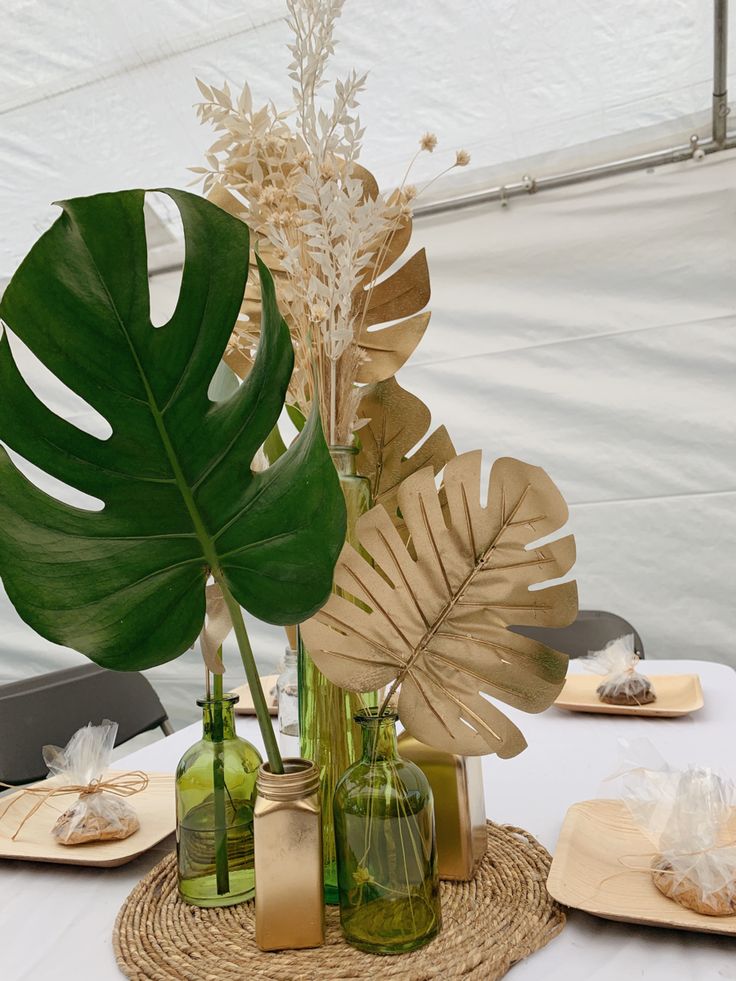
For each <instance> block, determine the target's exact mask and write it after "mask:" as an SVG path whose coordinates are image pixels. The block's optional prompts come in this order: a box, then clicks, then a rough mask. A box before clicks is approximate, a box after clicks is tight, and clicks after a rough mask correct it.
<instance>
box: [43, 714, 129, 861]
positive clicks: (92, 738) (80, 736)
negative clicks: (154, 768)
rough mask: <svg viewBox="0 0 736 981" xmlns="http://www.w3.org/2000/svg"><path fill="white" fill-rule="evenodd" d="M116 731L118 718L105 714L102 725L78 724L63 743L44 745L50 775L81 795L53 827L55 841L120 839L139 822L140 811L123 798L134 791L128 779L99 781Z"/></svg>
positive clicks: (78, 843) (68, 842)
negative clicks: (110, 717)
mask: <svg viewBox="0 0 736 981" xmlns="http://www.w3.org/2000/svg"><path fill="white" fill-rule="evenodd" d="M117 731H118V724H117V722H110V720H109V719H105V720H104V722H102V724H101V725H98V726H93V725H92V724H90V725H86V726H84V727H83V728H81V729H79V730H77V732H75V733H74V735H73V736H72V738H71V739H70V740H69V742H68V743H67V744H66V746H65V747H64V748H63V749H62V748H60V747H58V746H44V748H43V757H44V761H45V762H46V765H47V766H48V768H49V776H53V777H58V778H60V781H59V782H60V784H61V786H60V789H61V790H63V789H64V788H67V787H68V788H69V791H70V792H71V791H72V790H74V791H76V792H78V795H79V796H78V797H77V799H76V800H75V801H74V803H73V804H72V805H71V807H69V808H67V810H66V811H64V813H63V814H62V815H61V816H60V817H59V819H58V820H57V822H56V824H55V825H54V827H53V828H52V830H51V833H52V835H53V836H54V838H55V839H56V840H57V841H58V842H59V844H61V845H84V844H88V843H89V842H94V841H112V840H120V839H123V838H129V837H130V835H132V834H134V833H135V832H136V831H137V830H138V829H139V828H140V821H139V820H138V816H137V815H136V813H135V811H134V810H133V808H132V807H131V806H130V804H128V803H127V802H126V801H125V800H124V799H123V798H124V797H127V796H129V795H130V794H131V793H135V792H136V791H135V787H134V786H133V785H131V783H130V782H129V781H126V782H125V783H121V784H120V785H116V784H114V783H110V782H108V783H102V782H101V781H102V776H103V773H104V772H105V770H106V769H107V768H108V766H109V765H110V758H111V756H112V751H113V747H114V746H115V737H116V735H117ZM131 776H133V777H135V775H131ZM140 776H144V775H143V774H141V775H140ZM145 783H147V778H146V779H145ZM133 784H135V781H133ZM138 789H142V787H139V788H138ZM58 792H59V791H57V793H58Z"/></svg>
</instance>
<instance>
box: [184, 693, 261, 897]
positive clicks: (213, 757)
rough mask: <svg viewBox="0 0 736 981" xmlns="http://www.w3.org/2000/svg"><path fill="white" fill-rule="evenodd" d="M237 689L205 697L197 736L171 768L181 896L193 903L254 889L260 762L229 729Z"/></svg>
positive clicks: (252, 892) (252, 748)
mask: <svg viewBox="0 0 736 981" xmlns="http://www.w3.org/2000/svg"><path fill="white" fill-rule="evenodd" d="M237 701H238V698H237V696H236V695H224V696H223V697H221V698H205V699H201V700H198V701H197V705H200V706H201V707H202V716H203V719H202V721H203V730H204V731H203V734H202V738H201V740H200V741H199V742H198V743H195V744H194V746H192V747H190V748H189V749H188V750H187V751H186V753H185V754H184V755H183V756H182V758H181V760H180V761H179V766H178V767H177V770H176V853H177V862H178V880H179V895H180V896H181V898H182V899H183V900H184V901H185V902H187V903H191V904H192V905H194V906H231V905H233V904H234V903H242V902H243V901H245V900H246V899H252V898H253V896H254V895H255V871H254V865H253V862H254V856H253V807H254V805H255V798H256V777H257V775H258V768H259V766H260V765H261V763H262V762H263V761H262V759H261V756H260V754H259V752H258V750H257V749H256V748H255V746H251V744H250V743H249V742H246V740H245V739H241V738H240V737H239V736H237V735H236V733H235V721H234V718H233V706H234V705H235V703H236V702H237Z"/></svg>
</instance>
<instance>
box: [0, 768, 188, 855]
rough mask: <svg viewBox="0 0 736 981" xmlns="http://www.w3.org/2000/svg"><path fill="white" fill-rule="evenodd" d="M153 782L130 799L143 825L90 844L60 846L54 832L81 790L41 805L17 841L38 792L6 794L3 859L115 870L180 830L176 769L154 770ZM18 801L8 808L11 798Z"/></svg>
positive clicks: (0, 827) (0, 803) (0, 844)
mask: <svg viewBox="0 0 736 981" xmlns="http://www.w3.org/2000/svg"><path fill="white" fill-rule="evenodd" d="M121 772H123V771H120V770H111V771H109V772H108V773H107V774H106V777H112V776H114V775H115V774H116V773H121ZM147 776H148V786H147V787H146V789H145V790H142V791H141V792H140V793H139V794H134V795H133V796H132V797H129V798H128V803H129V804H130V806H131V807H132V808H133V809H134V810H135V812H136V814H137V815H138V820H139V821H140V823H141V826H140V828H139V829H138V831H135V832H134V833H133V834H132V835H131V836H130V837H129V838H124V839H123V840H122V841H95V842H89V843H88V844H86V845H60V844H59V843H58V842H57V841H56V839H55V838H54V837H53V836H52V834H51V829H52V828H53V826H54V825H55V824H56V820H57V818H58V817H59V815H60V814H62V813H63V812H64V811H65V810H66V809H67V808H68V807H71V805H72V804H73V803H74V801H75V800H76V798H77V796H78V795H77V794H68V795H66V794H65V795H64V796H63V797H62V796H58V797H51V798H49V799H48V801H46V803H45V804H43V806H41V807H39V809H38V810H37V811H36V813H35V814H34V815H33V817H31V818H29V819H28V821H26V823H25V824H24V825H23V828H22V830H21V832H20V834H19V835H18V837H17V838H16V839H15V841H13V840H12V838H11V835H12V834H13V832H14V831H15V830H16V828H17V827H18V825H19V823H20V822H21V821H22V820H23V816H24V815H25V814H27V813H28V811H30V810H31V808H32V807H33V805H34V804H35V803H36V802H37V801H38V797H37V796H36V795H35V794H26V795H25V800H20V799H18V798H21V797H23V793H22V791H18V792H17V793H13V794H9V795H7V796H3V797H0V812H3V817H2V818H0V858H19V859H23V860H25V861H27V862H54V863H57V864H59V865H96V866H101V867H104V868H111V867H113V866H115V865H125V863H126V862H132V861H133V859H134V858H137V857H138V856H139V855H141V854H142V853H143V852H145V851H147V850H148V849H149V848H152V847H153V846H154V845H157V844H158V843H159V842H160V841H162V840H163V839H164V838H165V837H166V836H167V835H169V834H171V833H172V831H174V830H175V828H176V805H175V802H174V775H173V774H171V773H149V774H147ZM52 782H53V781H51V780H48V781H47V780H41V781H39V783H35V784H31V786H33V787H44V786H47V785H48V786H50V785H51V784H52ZM13 799H17V800H16V803H13V804H12V805H11V806H10V807H9V808H8V810H5V808H6V807H8V803H9V801H11V800H13Z"/></svg>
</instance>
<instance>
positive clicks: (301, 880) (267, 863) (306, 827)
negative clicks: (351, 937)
mask: <svg viewBox="0 0 736 981" xmlns="http://www.w3.org/2000/svg"><path fill="white" fill-rule="evenodd" d="M257 791H258V797H257V798H256V806H255V811H254V818H253V834H254V839H255V870H256V943H257V944H258V946H259V947H260V948H261V950H298V949H301V948H304V947H320V946H321V945H322V944H323V943H324V942H325V907H324V882H323V874H322V814H321V804H320V786H319V771H318V769H317V767H316V766H315V765H314V763H312V762H311V761H309V760H302V759H285V760H284V773H272V772H271V769H270V767H269V765H268V763H264V764H263V765H262V766H261V768H260V769H259V771H258V783H257Z"/></svg>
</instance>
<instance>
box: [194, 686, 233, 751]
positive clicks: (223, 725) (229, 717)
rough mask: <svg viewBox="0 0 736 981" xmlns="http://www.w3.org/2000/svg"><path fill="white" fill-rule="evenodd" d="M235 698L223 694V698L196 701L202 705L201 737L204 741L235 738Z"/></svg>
mask: <svg viewBox="0 0 736 981" xmlns="http://www.w3.org/2000/svg"><path fill="white" fill-rule="evenodd" d="M237 700H238V699H237V697H236V696H234V695H225V697H224V698H209V699H202V700H201V701H199V702H198V703H197V704H198V705H201V706H202V729H203V732H202V738H203V739H204V740H205V742H211V743H219V742H222V740H223V739H234V738H235V736H236V732H235V716H234V714H233V706H234V705H235V703H236V702H237Z"/></svg>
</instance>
